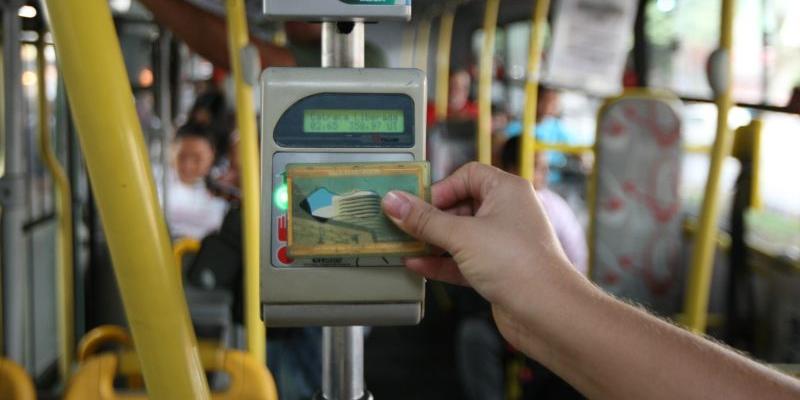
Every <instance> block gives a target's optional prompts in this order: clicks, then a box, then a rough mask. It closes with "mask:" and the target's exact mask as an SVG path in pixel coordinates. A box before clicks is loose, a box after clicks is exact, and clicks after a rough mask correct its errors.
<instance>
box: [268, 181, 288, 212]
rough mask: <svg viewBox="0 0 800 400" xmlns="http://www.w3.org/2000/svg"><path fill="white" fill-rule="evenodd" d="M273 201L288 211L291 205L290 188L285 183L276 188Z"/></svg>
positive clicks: (278, 206) (280, 208)
mask: <svg viewBox="0 0 800 400" xmlns="http://www.w3.org/2000/svg"><path fill="white" fill-rule="evenodd" d="M272 202H273V203H275V207H277V208H278V210H281V211H286V209H287V208H288V207H289V189H288V188H287V187H286V184H285V183H282V184H281V185H280V186H278V188H277V189H275V193H274V194H273V195H272Z"/></svg>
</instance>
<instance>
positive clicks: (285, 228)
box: [278, 215, 289, 242]
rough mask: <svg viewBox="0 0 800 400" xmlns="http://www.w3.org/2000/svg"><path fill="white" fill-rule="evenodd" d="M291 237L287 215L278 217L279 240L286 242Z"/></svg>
mask: <svg viewBox="0 0 800 400" xmlns="http://www.w3.org/2000/svg"><path fill="white" fill-rule="evenodd" d="M288 237H289V221H288V220H287V219H286V216H285V215H282V216H280V217H278V240H279V241H281V242H285V241H286V240H287V238H288Z"/></svg>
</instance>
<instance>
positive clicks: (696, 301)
mask: <svg viewBox="0 0 800 400" xmlns="http://www.w3.org/2000/svg"><path fill="white" fill-rule="evenodd" d="M735 9H736V2H735V1H734V0H723V1H722V10H721V24H720V40H719V41H720V43H719V48H718V49H717V50H716V51H715V52H714V54H712V59H711V60H710V64H711V65H710V66H711V68H710V70H711V71H710V81H711V87H712V89H713V90H714V94H715V95H716V96H717V98H716V103H717V135H716V138H715V139H714V146H713V147H712V149H711V165H710V167H709V171H708V181H707V182H706V191H705V195H704V196H703V205H702V208H701V211H700V223H699V225H698V228H697V232H696V233H695V237H694V250H693V251H692V263H691V270H690V271H689V272H690V275H689V283H688V287H687V288H686V298H685V306H684V307H685V309H684V315H685V316H686V320H685V321H684V323H685V325H686V327H687V328H688V329H689V330H691V331H692V332H694V333H703V332H705V330H706V321H707V319H708V298H709V295H710V293H711V275H712V272H713V270H714V251H715V249H716V243H717V240H716V239H717V214H718V211H719V186H720V180H721V176H722V163H723V161H725V158H726V157H727V156H728V154H729V153H730V150H731V141H732V136H731V133H730V128H729V127H728V113H729V111H730V109H731V107H732V106H733V98H732V89H733V85H732V83H733V82H732V75H731V72H732V71H731V68H732V65H731V61H732V60H733V54H732V53H733V23H734V15H735Z"/></svg>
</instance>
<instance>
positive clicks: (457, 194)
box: [431, 162, 507, 208]
mask: <svg viewBox="0 0 800 400" xmlns="http://www.w3.org/2000/svg"><path fill="white" fill-rule="evenodd" d="M504 175H507V174H505V173H504V172H503V171H500V170H499V169H497V168H494V167H490V166H488V165H483V164H479V163H477V162H471V163H469V164H467V165H465V166H463V167H461V168H459V169H458V170H457V171H456V172H454V173H453V174H452V175H450V176H448V177H447V178H445V179H442V180H441V181H439V182H437V183H435V184H434V185H433V187H432V188H431V197H432V199H433V205H434V206H435V207H437V208H450V207H452V206H454V205H456V204H458V203H460V202H462V201H464V200H467V199H475V200H478V201H481V200H483V198H484V197H485V194H486V193H488V192H489V191H490V190H491V188H492V187H493V186H494V185H496V184H497V182H498V181H499V180H502V179H503V178H504Z"/></svg>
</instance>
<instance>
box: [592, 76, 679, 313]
mask: <svg viewBox="0 0 800 400" xmlns="http://www.w3.org/2000/svg"><path fill="white" fill-rule="evenodd" d="M680 107H681V104H680V101H679V100H678V99H677V98H676V97H675V96H673V95H671V94H668V93H662V92H655V91H644V90H637V91H633V92H629V93H626V94H623V95H622V96H620V97H617V98H613V99H610V100H608V101H606V103H605V104H604V105H603V107H602V108H601V109H600V112H599V115H598V120H597V143H596V145H595V152H596V164H595V172H594V175H593V181H592V196H591V198H592V199H593V201H592V204H590V208H591V212H592V216H593V217H592V221H591V222H592V226H591V227H590V233H589V234H590V249H589V251H590V276H591V278H592V280H593V281H594V282H596V283H597V284H598V285H600V286H601V287H603V288H604V289H605V290H606V291H608V292H610V293H612V294H614V295H616V296H619V297H622V298H627V299H631V300H634V301H636V302H639V303H642V304H644V305H645V306H647V307H649V308H650V309H652V310H654V311H655V312H657V313H660V314H662V315H669V314H673V313H675V312H677V311H678V310H679V309H680V304H681V300H682V299H681V297H680V296H681V292H682V285H683V281H684V279H683V277H684V274H685V266H684V262H683V259H682V254H683V253H682V243H681V229H682V222H681V221H682V215H681V198H680V194H679V185H680V179H681V168H682V164H681V163H682V132H681V120H680V113H679V109H680Z"/></svg>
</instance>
